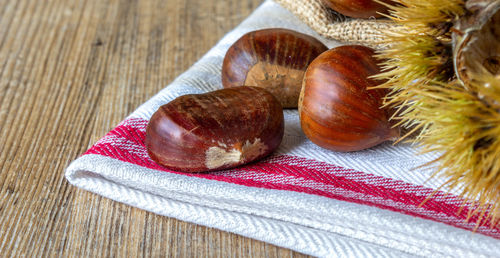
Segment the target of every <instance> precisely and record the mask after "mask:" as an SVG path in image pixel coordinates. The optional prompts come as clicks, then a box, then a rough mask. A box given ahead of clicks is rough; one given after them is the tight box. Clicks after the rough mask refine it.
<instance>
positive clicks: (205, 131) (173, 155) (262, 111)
mask: <svg viewBox="0 0 500 258" xmlns="http://www.w3.org/2000/svg"><path fill="white" fill-rule="evenodd" d="M283 128H284V122H283V109H282V107H281V104H280V103H279V101H278V100H277V99H276V98H275V97H274V96H273V95H272V94H271V93H269V92H268V91H266V90H264V89H262V88H258V87H246V86H242V87H237V88H230V89H222V90H217V91H213V92H209V93H205V94H192V95H185V96H181V97H178V98H176V99H174V100H173V101H171V102H169V103H168V104H166V105H163V106H161V107H160V108H159V109H158V111H156V113H154V114H153V116H152V117H151V119H150V121H149V124H148V126H147V128H146V138H145V145H146V148H147V150H148V153H149V156H150V157H151V158H152V159H153V160H154V161H155V162H157V163H159V164H161V165H163V166H165V167H167V168H170V169H172V170H178V171H186V172H203V171H211V170H220V169H226V168H232V167H235V166H238V165H241V164H245V163H248V162H252V161H254V160H257V159H260V158H262V157H265V156H267V155H269V154H270V153H271V152H273V151H274V150H275V149H276V148H277V147H278V146H279V144H280V143H281V139H282V138H283Z"/></svg>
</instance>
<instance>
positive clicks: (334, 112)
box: [299, 45, 399, 151]
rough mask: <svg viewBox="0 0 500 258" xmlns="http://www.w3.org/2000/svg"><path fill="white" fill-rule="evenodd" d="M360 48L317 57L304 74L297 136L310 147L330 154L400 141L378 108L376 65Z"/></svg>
mask: <svg viewBox="0 0 500 258" xmlns="http://www.w3.org/2000/svg"><path fill="white" fill-rule="evenodd" d="M373 55H374V51H373V50H372V49H370V48H368V47H364V46H357V45H354V46H341V47H337V48H334V49H330V50H328V51H326V52H324V53H323V54H321V55H320V56H318V57H317V58H316V59H315V60H314V61H313V62H312V63H311V64H310V65H309V67H308V68H307V71H306V74H305V77H304V83H303V86H302V92H301V96H300V100H299V114H300V123H301V127H302V130H303V131H304V133H305V135H306V136H307V137H308V138H309V139H310V140H311V141H312V142H313V143H315V144H317V145H319V146H321V147H323V148H326V149H330V150H334V151H357V150H362V149H366V148H370V147H372V146H375V145H377V144H379V143H382V142H384V141H387V140H394V139H395V138H397V137H398V136H399V129H398V128H393V127H392V124H391V123H390V122H389V118H390V116H391V110H389V109H387V108H381V107H382V104H383V98H384V97H385V96H386V93H387V92H386V90H385V89H367V88H368V87H375V86H377V85H379V84H380V83H381V82H380V81H377V80H374V79H372V78H371V76H373V75H375V74H378V73H379V72H380V68H379V66H378V63H379V60H377V59H376V58H375V57H374V56H373Z"/></svg>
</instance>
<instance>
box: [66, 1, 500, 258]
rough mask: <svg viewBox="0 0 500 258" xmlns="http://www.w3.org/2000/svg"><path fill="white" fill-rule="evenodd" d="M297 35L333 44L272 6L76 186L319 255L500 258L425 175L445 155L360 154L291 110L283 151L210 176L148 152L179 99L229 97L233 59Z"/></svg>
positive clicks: (139, 114)
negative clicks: (178, 168)
mask: <svg viewBox="0 0 500 258" xmlns="http://www.w3.org/2000/svg"><path fill="white" fill-rule="evenodd" d="M271 27H281V28H288V29H293V30H297V31H300V32H303V33H306V34H309V35H312V36H314V37H317V38H318V39H320V40H321V41H323V42H324V43H325V44H326V45H328V46H329V47H333V46H336V45H338V43H337V42H333V41H328V40H325V39H322V38H321V37H319V36H318V35H317V34H316V33H315V32H313V31H312V30H311V29H309V28H308V27H307V26H306V25H305V24H303V23H301V22H300V21H299V20H298V19H297V18H296V17H295V16H293V14H291V13H289V12H288V11H287V10H285V9H284V8H282V7H281V6H280V5H278V4H277V3H275V2H273V1H271V0H268V1H266V2H264V3H263V4H262V5H261V6H260V7H259V8H258V9H257V10H256V11H255V12H254V13H253V14H252V15H250V16H249V17H248V18H247V19H246V20H245V21H244V22H243V23H242V24H241V25H239V26H238V27H237V28H235V29H234V30H233V31H232V32H230V33H228V34H227V35H226V36H225V37H224V38H223V39H222V40H221V41H220V42H219V43H218V44H217V45H216V46H215V47H214V48H212V49H211V50H210V51H209V52H208V53H207V54H206V55H205V56H204V57H203V58H202V59H200V60H199V61H198V62H197V63H196V64H194V65H193V66H192V67H191V68H190V69H189V70H187V71H186V72H185V73H183V74H182V75H181V76H179V77H178V78H177V79H176V80H175V81H174V82H172V84H171V85H169V86H168V87H166V88H165V89H164V90H162V91H161V92H159V93H158V94H157V95H156V96H154V97H153V98H152V99H150V100H149V101H147V102H146V103H144V104H143V105H141V106H140V107H139V108H138V109H137V110H136V111H135V112H133V113H132V114H131V115H130V116H128V117H127V118H126V119H125V120H123V121H122V122H121V123H120V124H119V125H117V126H116V127H115V128H114V129H113V130H112V131H110V132H109V133H108V134H107V135H106V136H104V137H103V138H102V139H100V140H99V141H98V142H96V143H95V144H94V145H93V146H92V147H91V148H90V149H89V150H88V151H87V152H85V153H84V154H83V155H82V156H81V157H79V158H78V159H76V160H75V161H73V162H72V163H71V164H70V166H69V167H68V168H67V170H66V177H67V179H68V180H69V182H70V183H71V184H74V185H76V186H77V187H80V188H83V189H85V190H88V191H91V192H94V193H97V194H100V195H102V196H105V197H107V198H111V199H113V200H116V201H119V202H123V203H126V204H129V205H132V206H135V207H138V208H141V209H144V210H148V211H151V212H154V213H157V214H161V215H165V216H169V217H174V218H177V219H180V220H184V221H188V222H192V223H196V224H200V225H204V226H208V227H214V228H218V229H221V230H225V231H229V232H233V233H236V234H240V235H243V236H247V237H251V238H254V239H258V240H262V241H266V242H269V243H272V244H275V245H278V246H282V247H286V248H290V249H293V250H296V251H299V252H302V253H305V254H310V255H314V256H319V257H331V256H335V257H337V256H355V257H367V256H394V257H405V256H440V257H441V256H456V257H478V256H498V255H500V230H499V229H498V228H491V227H489V226H488V225H482V226H480V227H478V228H477V229H476V231H477V233H472V232H471V231H473V230H474V228H475V227H476V222H477V218H476V217H472V218H471V219H470V220H468V221H466V218H467V212H468V210H470V206H471V204H470V205H469V206H468V207H466V208H464V209H463V210H460V206H461V205H462V203H463V200H462V199H461V198H459V197H457V195H456V194H457V193H456V192H453V191H450V192H445V191H438V192H436V193H435V194H433V195H432V197H430V198H429V199H428V200H427V202H425V204H423V205H421V204H422V202H423V201H424V200H425V199H426V198H427V197H428V196H429V195H430V194H431V193H433V192H434V191H435V190H436V189H437V188H438V187H439V186H440V185H441V184H442V183H443V181H442V180H440V179H431V180H428V179H429V177H430V175H431V172H432V171H430V170H428V169H424V168H419V169H417V167H418V166H419V165H422V164H424V163H426V162H428V161H430V160H432V159H434V158H436V157H437V156H436V155H435V154H426V155H417V152H418V150H417V149H415V148H414V147H412V146H410V145H405V144H400V145H397V146H393V145H391V144H390V143H387V144H382V145H380V146H377V147H375V148H371V149H368V150H364V151H359V152H353V153H336V152H333V151H328V150H325V149H322V148H320V147H318V146H316V145H314V144H312V143H311V142H310V141H309V140H308V139H307V138H306V137H305V135H304V134H303V133H302V131H301V129H300V123H299V119H298V114H297V110H285V111H284V115H285V135H284V138H283V142H282V144H281V146H280V147H279V149H278V150H277V151H276V152H275V153H274V154H273V155H272V156H271V157H268V158H266V159H264V160H262V161H259V162H256V163H252V164H249V165H245V166H241V167H238V168H235V169H230V170H224V171H217V172H211V173H197V174H189V173H181V172H175V171H170V170H168V169H166V168H164V167H161V166H159V165H157V164H156V163H154V162H153V161H152V160H151V159H150V158H149V156H148V155H147V152H146V149H145V146H144V136H145V128H146V125H147V122H148V119H149V118H150V117H151V115H152V114H153V113H154V112H155V111H156V110H157V109H158V107H159V106H161V105H163V104H165V103H167V102H169V101H171V100H173V99H174V98H176V97H178V96H181V95H185V94H191V93H202V92H207V91H212V90H216V89H220V88H222V84H221V78H220V70H221V66H222V60H223V58H224V54H225V51H226V50H227V49H228V48H229V46H230V45H231V44H232V43H233V42H234V41H236V40H237V39H238V38H239V37H241V36H242V35H243V34H244V33H246V32H248V31H252V30H256V29H261V28H271Z"/></svg>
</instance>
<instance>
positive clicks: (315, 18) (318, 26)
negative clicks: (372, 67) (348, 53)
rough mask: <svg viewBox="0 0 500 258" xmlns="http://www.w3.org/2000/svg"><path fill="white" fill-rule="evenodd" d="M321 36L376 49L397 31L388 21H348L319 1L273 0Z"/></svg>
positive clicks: (394, 25)
mask: <svg viewBox="0 0 500 258" xmlns="http://www.w3.org/2000/svg"><path fill="white" fill-rule="evenodd" d="M276 2H278V3H280V4H281V5H282V6H283V7H285V8H287V9H288V10H289V11H291V12H292V13H294V14H295V15H296V16H297V17H298V18H299V19H300V20H301V21H303V22H304V23H306V24H307V25H309V27H310V28H312V29H313V30H314V31H316V32H317V33H319V34H320V35H321V36H323V37H325V38H329V39H333V40H337V41H341V42H349V43H356V44H362V45H365V46H369V47H372V48H376V49H381V48H384V47H385V46H387V43H386V42H385V37H384V35H385V34H386V33H391V32H393V33H394V32H397V31H398V26H397V25H396V24H395V23H393V22H391V21H390V20H388V19H374V18H373V19H351V18H345V17H344V16H342V15H339V14H337V13H335V12H334V11H332V10H330V9H328V8H327V7H325V6H324V5H323V4H322V2H321V0H276Z"/></svg>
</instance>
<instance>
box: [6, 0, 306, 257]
mask: <svg viewBox="0 0 500 258" xmlns="http://www.w3.org/2000/svg"><path fill="white" fill-rule="evenodd" d="M260 2H261V0H226V1H216V0H170V1H161V0H140V1H139V0H12V1H8V0H3V1H0V168H1V172H0V256H3V257H9V256H20V255H26V256H28V257H40V256H49V257H54V256H63V257H67V256H91V257H94V256H118V257H135V256H168V257H170V256H188V257H191V256H198V257H205V256H223V257H227V256H256V257H260V256H271V257H275V256H287V257H289V256H294V257H301V256H303V255H301V254H297V253H294V252H291V251H289V250H286V249H281V248H278V247H275V246H273V245H270V244H265V243H262V242H259V241H255V240H251V239H248V238H244V237H241V236H238V235H235V234H230V233H226V232H222V231H219V230H215V229H209V228H206V227H202V226H197V225H194V224H190V223H185V222H182V221H178V220H175V219H171V218H166V217H162V216H158V215H155V214H152V213H149V212H146V211H143V210H139V209H136V208H132V207H130V206H127V205H123V204H120V203H117V202H114V201H111V200H109V199H105V198H102V197H100V196H98V195H95V194H91V193H89V192H86V191H83V190H80V189H78V188H76V187H73V186H71V185H69V184H68V182H67V181H66V179H65V178H64V169H65V168H66V166H67V165H68V164H69V163H70V162H71V161H72V160H74V159H75V158H77V157H78V156H79V155H80V154H82V153H83V152H84V151H85V150H86V149H87V148H88V147H89V146H91V144H92V143H94V142H95V141H96V140H98V139H99V138H100V137H102V136H103V135H104V134H106V133H107V132H108V131H109V130H110V129H112V128H113V126H114V125H116V124H117V123H118V122H120V121H121V120H122V119H123V118H124V117H125V116H126V115H128V114H129V113H130V112H132V111H133V110H134V109H136V108H137V107H138V106H139V105H140V104H141V103H143V102H144V101H146V100H147V99H149V98H150V97H152V96H153V95H154V94H155V93H156V92H158V91H159V90H160V89H162V88H163V87H164V86H165V85H168V84H169V83H170V82H171V81H172V80H173V79H174V78H175V77H176V76H178V75H179V74H180V73H182V72H183V71H184V70H185V69H187V68H188V67H189V66H191V65H192V64H193V63H194V62H195V61H196V60H197V59H198V58H200V57H201V56H202V55H203V54H204V53H205V52H206V51H207V50H208V49H210V48H211V47H212V46H213V45H214V44H215V43H216V42H217V41H218V39H220V38H221V37H222V36H223V35H224V34H225V33H227V32H228V31H229V30H231V29H232V28H233V27H234V26H236V25H237V24H238V23H240V22H241V21H242V20H243V19H244V18H245V17H246V16H247V15H249V14H250V13H251V12H252V10H254V9H255V8H256V7H257V6H258V5H259V4H260Z"/></svg>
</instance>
